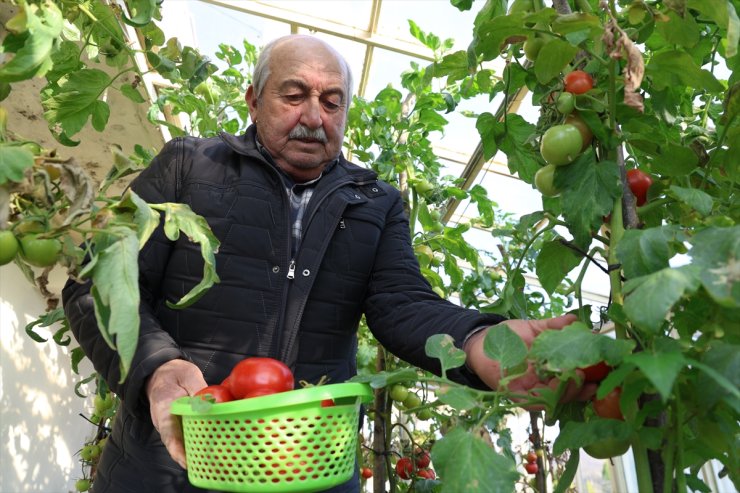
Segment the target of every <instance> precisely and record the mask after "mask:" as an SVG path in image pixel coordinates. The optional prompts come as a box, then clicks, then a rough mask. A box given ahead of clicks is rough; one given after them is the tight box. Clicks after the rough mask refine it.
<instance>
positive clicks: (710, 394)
mask: <svg viewBox="0 0 740 493" xmlns="http://www.w3.org/2000/svg"><path fill="white" fill-rule="evenodd" d="M691 364H692V365H694V366H695V363H694V362H691ZM701 365H702V366H700V367H698V368H699V369H700V370H702V373H701V374H700V375H699V376H698V377H697V378H696V383H695V391H696V395H697V397H698V398H700V399H701V400H700V402H703V403H705V404H706V405H707V407H708V408H711V407H713V406H714V405H715V404H716V403H717V402H718V401H719V400H720V399H726V400H727V401H728V402H730V403H731V404H733V407H734V408H735V411H736V412H740V409H739V408H740V397H739V396H738V389H740V346H738V345H737V344H730V343H726V342H723V341H717V340H715V341H712V343H711V344H710V346H709V349H708V350H707V351H706V352H705V353H704V354H703V355H702V357H701Z"/></svg>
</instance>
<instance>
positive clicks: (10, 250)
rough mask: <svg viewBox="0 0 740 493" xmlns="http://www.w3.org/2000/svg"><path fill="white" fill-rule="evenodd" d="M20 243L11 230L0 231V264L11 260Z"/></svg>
mask: <svg viewBox="0 0 740 493" xmlns="http://www.w3.org/2000/svg"><path fill="white" fill-rule="evenodd" d="M19 247H20V245H19V244H18V240H17V239H16V238H15V235H14V234H13V232H12V231H9V230H4V231H0V265H5V264H7V263H9V262H12V261H13V259H14V258H15V256H16V254H17V253H18V249H19Z"/></svg>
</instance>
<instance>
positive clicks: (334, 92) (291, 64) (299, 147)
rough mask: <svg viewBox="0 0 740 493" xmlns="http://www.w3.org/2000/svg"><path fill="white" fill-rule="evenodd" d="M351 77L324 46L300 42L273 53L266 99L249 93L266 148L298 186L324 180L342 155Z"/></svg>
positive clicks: (282, 45) (305, 40) (264, 92)
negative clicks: (325, 172)
mask: <svg viewBox="0 0 740 493" xmlns="http://www.w3.org/2000/svg"><path fill="white" fill-rule="evenodd" d="M345 84H346V82H345V74H344V70H343V68H342V64H341V62H340V61H339V60H338V59H337V57H336V55H335V54H334V53H333V52H332V51H331V50H330V49H329V48H328V47H327V46H325V45H324V44H323V43H322V42H320V41H319V40H315V39H311V38H303V37H301V38H297V39H294V40H288V41H285V42H283V43H280V44H278V45H277V46H275V47H274V48H273V52H272V57H271V61H270V75H269V77H268V78H267V81H266V83H265V86H264V88H263V90H262V94H261V95H260V96H259V98H257V94H255V92H254V89H253V88H252V87H250V88H249V89H248V90H247V95H246V99H247V103H248V104H249V111H250V114H251V117H252V121H253V122H255V123H256V124H257V134H258V136H259V139H260V142H261V143H262V145H263V146H265V148H267V150H268V151H269V152H270V154H271V155H272V157H273V158H274V159H275V162H276V163H277V164H278V165H279V166H280V167H281V168H282V169H283V170H285V171H286V172H287V173H288V174H290V175H291V176H293V177H294V178H295V179H297V180H299V181H300V180H303V181H305V180H310V179H312V178H315V177H316V176H318V175H319V174H320V173H321V171H322V170H323V168H324V166H325V165H326V164H328V163H329V162H331V161H332V160H333V159H334V158H336V157H337V156H338V155H339V152H340V150H341V147H342V140H343V138H344V129H345V125H346V122H347V117H346V115H347V112H346V105H347V104H349V102H348V101H347V94H346V89H345Z"/></svg>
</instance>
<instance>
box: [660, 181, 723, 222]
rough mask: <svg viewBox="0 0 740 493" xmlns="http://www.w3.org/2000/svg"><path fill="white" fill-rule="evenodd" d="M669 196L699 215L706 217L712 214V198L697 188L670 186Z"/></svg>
mask: <svg viewBox="0 0 740 493" xmlns="http://www.w3.org/2000/svg"><path fill="white" fill-rule="evenodd" d="M670 191H671V195H673V196H674V197H675V198H677V199H678V200H680V201H681V202H683V203H685V204H686V205H688V206H689V207H691V208H692V209H695V210H696V211H697V212H698V213H699V214H701V215H703V216H708V215H709V213H711V212H712V207H713V206H714V200H713V199H712V196H711V195H709V194H708V193H706V192H704V191H703V190H699V189H698V188H683V187H679V186H676V185H671V188H670Z"/></svg>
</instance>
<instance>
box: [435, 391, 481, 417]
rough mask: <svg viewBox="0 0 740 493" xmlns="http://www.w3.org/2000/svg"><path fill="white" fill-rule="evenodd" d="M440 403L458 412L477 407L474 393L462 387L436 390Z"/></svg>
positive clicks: (477, 403)
mask: <svg viewBox="0 0 740 493" xmlns="http://www.w3.org/2000/svg"><path fill="white" fill-rule="evenodd" d="M437 397H438V398H439V400H440V401H442V402H443V403H444V404H447V405H448V406H451V407H452V408H454V409H456V410H458V411H467V410H468V409H473V408H475V407H477V406H478V405H479V402H478V398H477V396H476V394H475V391H473V390H471V389H468V388H466V387H462V386H444V387H441V388H440V389H439V390H437Z"/></svg>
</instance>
